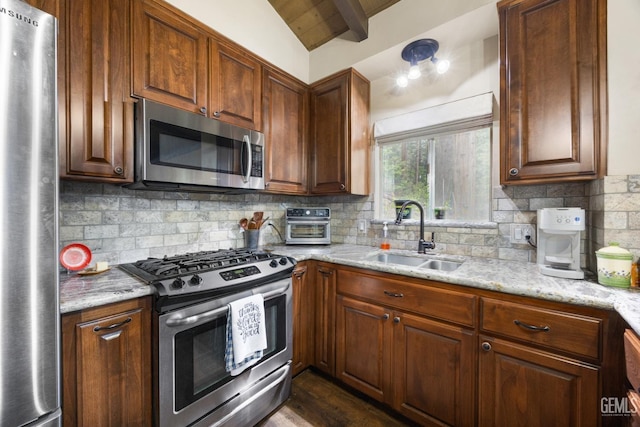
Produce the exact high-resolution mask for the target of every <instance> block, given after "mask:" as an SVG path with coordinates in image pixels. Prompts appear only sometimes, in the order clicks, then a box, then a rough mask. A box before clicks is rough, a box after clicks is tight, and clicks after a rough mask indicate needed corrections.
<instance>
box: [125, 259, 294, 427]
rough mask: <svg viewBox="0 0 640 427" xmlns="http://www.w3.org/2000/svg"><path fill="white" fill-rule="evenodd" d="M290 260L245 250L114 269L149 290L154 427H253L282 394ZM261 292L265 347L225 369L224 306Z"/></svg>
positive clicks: (286, 380)
mask: <svg viewBox="0 0 640 427" xmlns="http://www.w3.org/2000/svg"><path fill="white" fill-rule="evenodd" d="M294 266H295V260H293V259H291V258H287V257H282V256H279V255H275V254H272V253H266V252H260V251H252V250H248V249H238V250H220V251H204V252H197V253H189V254H184V255H177V256H174V257H165V258H162V259H154V258H151V259H148V260H142V261H138V262H136V263H133V264H124V265H121V266H120V267H121V268H122V269H124V270H125V271H127V272H129V273H131V274H134V275H135V276H137V277H139V278H141V279H143V280H146V281H148V282H149V283H150V284H151V285H152V286H154V287H155V288H156V297H155V312H156V313H155V316H154V346H155V350H154V370H155V372H154V379H155V380H154V387H155V389H156V390H155V393H154V394H155V396H156V398H155V403H154V411H155V414H156V422H157V425H158V426H159V427H168V426H178V425H179V426H211V425H213V426H239V425H254V424H255V423H257V422H258V421H260V420H261V419H262V418H264V417H265V416H266V415H268V414H269V413H270V412H271V411H272V410H274V409H275V408H276V407H277V406H278V405H280V403H282V402H283V401H284V400H285V399H287V397H288V396H289V393H290V390H291V367H290V365H291V357H292V348H291V341H292V329H291V328H292V281H291V274H292V272H293V268H294ZM255 294H261V295H262V296H263V299H264V301H265V321H266V325H265V326H266V327H265V330H266V332H267V349H266V350H265V352H264V356H263V357H262V358H261V359H260V361H259V362H258V363H257V364H255V365H253V366H252V367H250V368H247V369H246V370H245V371H244V372H242V373H241V374H240V375H237V376H233V377H232V376H230V375H229V373H228V372H226V370H225V363H224V351H225V346H226V323H227V313H228V304H229V303H231V302H232V301H235V300H237V299H240V298H244V297H246V296H250V295H255Z"/></svg>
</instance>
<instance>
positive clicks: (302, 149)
mask: <svg viewBox="0 0 640 427" xmlns="http://www.w3.org/2000/svg"><path fill="white" fill-rule="evenodd" d="M262 106H263V121H264V126H263V130H264V134H265V144H266V150H265V151H266V162H265V178H266V182H265V188H266V190H267V191H269V192H271V193H284V194H305V193H306V192H307V157H308V149H307V126H308V125H307V123H308V120H307V117H308V115H309V91H308V89H307V86H306V85H305V84H304V83H302V82H298V81H297V80H294V79H293V78H291V77H288V76H286V75H285V74H283V73H281V72H278V71H275V70H272V69H265V71H264V82H263V96H262Z"/></svg>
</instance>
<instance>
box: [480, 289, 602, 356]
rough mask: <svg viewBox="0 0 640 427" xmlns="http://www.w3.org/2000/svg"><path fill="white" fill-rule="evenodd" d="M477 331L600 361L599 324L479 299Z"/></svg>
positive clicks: (588, 319)
mask: <svg viewBox="0 0 640 427" xmlns="http://www.w3.org/2000/svg"><path fill="white" fill-rule="evenodd" d="M481 310H482V314H481V320H480V327H481V328H482V329H483V330H484V331H487V332H493V333H498V334H502V335H506V336H509V337H513V338H517V339H520V340H524V341H528V342H531V343H536V344H540V345H545V346H548V347H552V348H555V349H558V350H562V351H567V352H570V353H574V354H577V355H582V356H587V357H592V358H596V359H599V358H600V347H601V346H600V340H601V337H602V320H601V319H597V318H594V317H587V316H581V315H577V314H573V313H567V312H562V311H555V310H548V309H543V308H538V307H533V306H528V305H523V304H516V303H509V302H505V301H499V300H494V299H490V298H482V305H481Z"/></svg>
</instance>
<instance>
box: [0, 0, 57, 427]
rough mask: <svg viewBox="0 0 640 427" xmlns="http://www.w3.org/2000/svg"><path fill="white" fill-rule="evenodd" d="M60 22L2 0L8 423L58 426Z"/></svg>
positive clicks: (0, 272) (0, 378)
mask: <svg viewBox="0 0 640 427" xmlns="http://www.w3.org/2000/svg"><path fill="white" fill-rule="evenodd" d="M57 25H58V24H57V21H56V19H55V18H54V17H52V16H51V15H48V14H46V13H44V12H42V11H40V10H38V9H35V8H32V7H30V6H29V5H27V4H25V3H23V2H21V1H15V0H0V63H1V64H2V66H0V170H2V182H1V183H0V227H2V230H1V234H2V243H1V244H0V277H1V280H2V286H0V331H1V338H0V369H1V371H0V425H2V426H25V425H27V426H59V425H60V423H61V421H60V390H59V389H60V368H59V367H60V355H59V352H60V323H59V322H60V320H59V316H60V312H59V304H58V232H57V230H58V221H57V207H58V206H57V203H58V202H57V200H58V164H57V160H56V159H57V158H58V145H57V144H58V141H57V135H58V125H57V123H58V115H57V103H58V101H57V93H56V73H57V69H56V34H57Z"/></svg>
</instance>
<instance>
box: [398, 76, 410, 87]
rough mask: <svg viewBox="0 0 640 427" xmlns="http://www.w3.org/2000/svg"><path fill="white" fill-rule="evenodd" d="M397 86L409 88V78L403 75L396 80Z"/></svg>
mask: <svg viewBox="0 0 640 427" xmlns="http://www.w3.org/2000/svg"><path fill="white" fill-rule="evenodd" d="M396 84H397V85H398V86H399V87H407V85H408V84H409V80H408V79H407V76H405V75H402V76H400V77H398V78H397V79H396Z"/></svg>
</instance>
